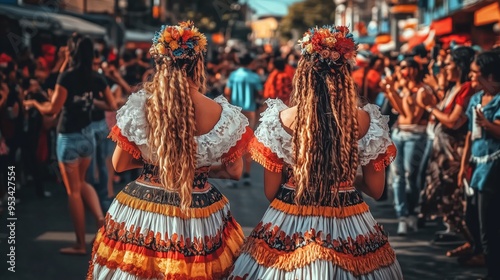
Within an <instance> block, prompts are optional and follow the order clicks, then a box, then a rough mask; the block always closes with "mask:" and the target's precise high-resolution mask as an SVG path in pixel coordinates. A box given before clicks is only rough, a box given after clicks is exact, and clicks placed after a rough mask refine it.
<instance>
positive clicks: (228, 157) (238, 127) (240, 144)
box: [195, 96, 253, 167]
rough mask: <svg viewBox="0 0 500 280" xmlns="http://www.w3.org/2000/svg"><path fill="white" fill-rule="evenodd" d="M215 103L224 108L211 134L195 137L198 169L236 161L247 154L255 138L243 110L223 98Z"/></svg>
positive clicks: (219, 98)
mask: <svg viewBox="0 0 500 280" xmlns="http://www.w3.org/2000/svg"><path fill="white" fill-rule="evenodd" d="M214 101H216V102H217V103H219V104H220V105H221V106H222V113H221V116H220V119H219V121H218V122H217V124H216V125H215V126H214V128H213V129H212V130H211V131H210V132H208V133H207V134H204V135H200V136H196V137H195V139H196V141H197V144H198V146H197V167H203V166H210V165H211V164H213V163H214V162H222V163H229V162H233V161H235V160H236V159H238V158H240V157H241V156H243V154H245V153H246V152H247V150H248V144H249V142H250V141H251V139H252V137H253V130H252V129H251V128H250V127H249V124H248V119H247V118H246V117H245V115H243V114H242V113H241V108H239V107H236V106H233V105H231V104H229V102H228V101H227V100H226V99H225V98H224V97H223V96H219V97H217V98H215V99H214Z"/></svg>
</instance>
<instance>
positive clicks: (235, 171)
mask: <svg viewBox="0 0 500 280" xmlns="http://www.w3.org/2000/svg"><path fill="white" fill-rule="evenodd" d="M241 174H243V159H242V158H239V159H237V160H235V161H234V162H230V163H227V164H219V165H213V166H211V167H210V171H209V173H208V177H210V178H218V179H232V180H239V179H240V178H241Z"/></svg>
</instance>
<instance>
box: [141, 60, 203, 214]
mask: <svg viewBox="0 0 500 280" xmlns="http://www.w3.org/2000/svg"><path fill="white" fill-rule="evenodd" d="M155 70H156V71H155V74H154V76H153V77H152V79H151V80H150V81H149V82H146V83H144V85H143V86H144V89H145V90H146V91H147V92H148V93H150V94H151V97H150V98H149V99H148V101H147V102H146V118H147V120H148V123H149V125H150V130H149V135H148V144H149V146H150V148H151V151H154V152H155V153H156V154H157V155H158V156H157V157H156V159H155V162H153V164H154V165H156V166H157V167H158V172H159V176H160V180H161V182H162V184H163V186H164V187H165V188H166V189H168V190H170V191H175V192H178V194H179V197H180V207H181V209H187V208H189V207H190V206H191V202H192V196H191V191H192V188H193V180H194V176H195V168H196V151H197V146H196V141H195V135H196V123H195V118H194V106H193V101H192V99H191V93H190V88H189V82H188V78H190V79H191V80H192V81H193V82H194V83H195V84H196V85H198V86H199V88H198V91H199V92H204V90H205V80H206V78H205V66H204V62H203V57H202V56H198V57H197V58H195V59H194V60H190V59H186V60H176V61H174V60H171V59H169V58H168V57H163V56H160V57H157V59H156V69H155Z"/></svg>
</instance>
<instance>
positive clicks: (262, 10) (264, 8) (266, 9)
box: [240, 0, 302, 16]
mask: <svg viewBox="0 0 500 280" xmlns="http://www.w3.org/2000/svg"><path fill="white" fill-rule="evenodd" d="M300 1H302V0H240V3H248V4H249V5H250V6H251V7H252V8H253V9H254V10H255V11H256V16H261V15H276V16H284V15H286V13H287V12H288V6H290V5H291V4H293V3H295V2H300Z"/></svg>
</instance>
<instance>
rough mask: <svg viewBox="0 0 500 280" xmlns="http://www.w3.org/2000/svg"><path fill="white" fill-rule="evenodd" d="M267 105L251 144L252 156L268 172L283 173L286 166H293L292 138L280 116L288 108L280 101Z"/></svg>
mask: <svg viewBox="0 0 500 280" xmlns="http://www.w3.org/2000/svg"><path fill="white" fill-rule="evenodd" d="M266 104H267V109H266V111H264V112H263V113H262V114H261V118H260V125H259V127H258V128H257V130H256V131H255V137H254V139H252V141H251V143H250V154H251V155H252V158H253V159H254V160H255V161H256V162H257V163H259V164H261V165H262V166H263V167H264V168H266V169H267V170H270V171H272V172H281V171H282V170H283V165H284V164H293V157H292V136H291V135H290V134H288V133H287V132H286V131H285V129H284V128H283V126H282V125H281V122H280V116H279V114H280V112H281V111H283V110H285V109H287V108H288V107H287V106H286V105H285V104H284V103H283V101H281V100H279V99H269V100H267V101H266Z"/></svg>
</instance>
